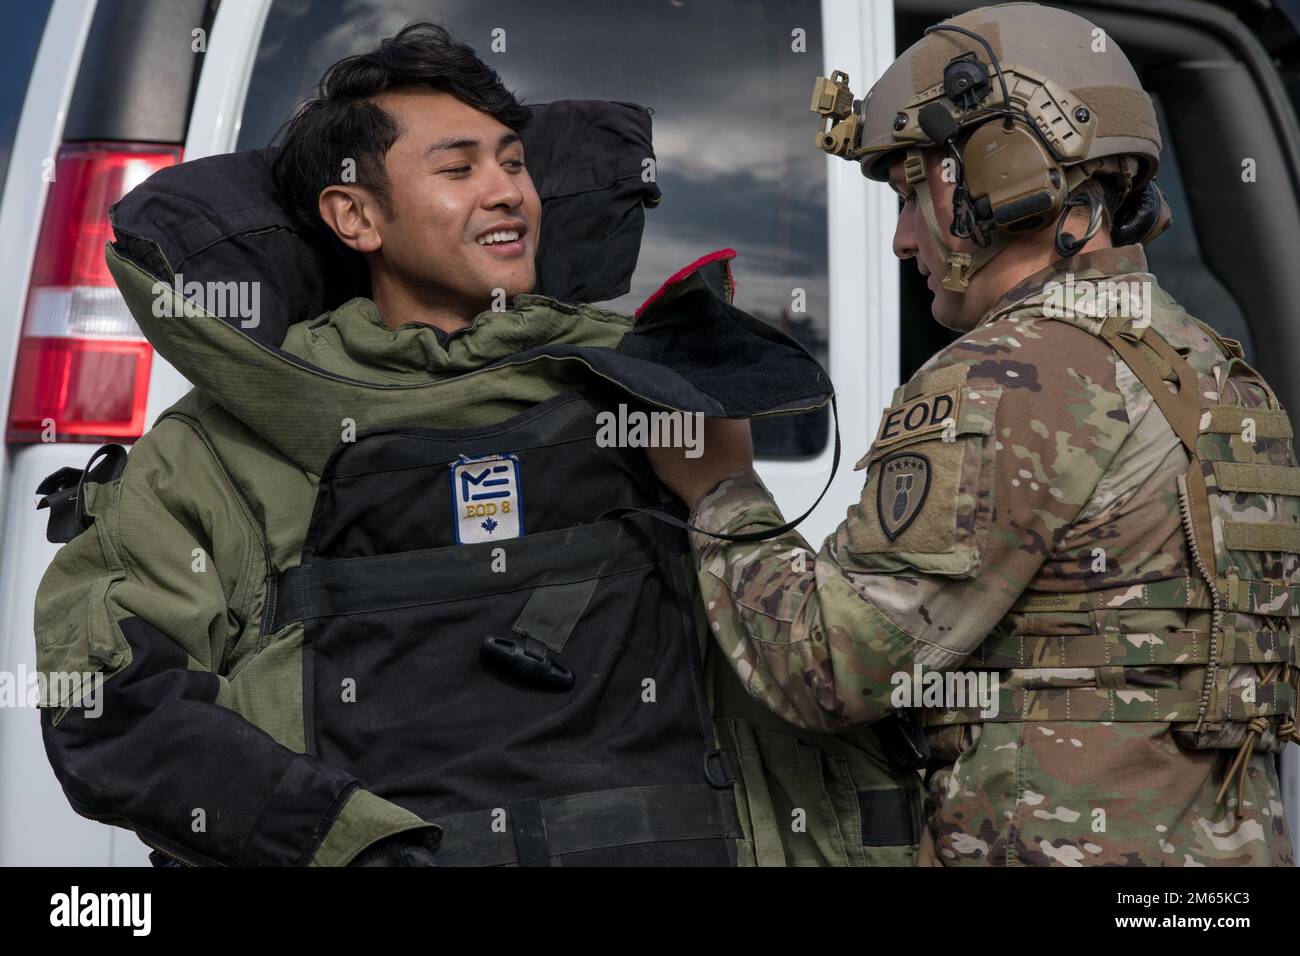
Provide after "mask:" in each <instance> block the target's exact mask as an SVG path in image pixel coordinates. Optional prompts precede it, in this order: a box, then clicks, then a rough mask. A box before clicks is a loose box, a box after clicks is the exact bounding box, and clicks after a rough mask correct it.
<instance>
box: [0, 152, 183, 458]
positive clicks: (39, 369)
mask: <svg viewBox="0 0 1300 956" xmlns="http://www.w3.org/2000/svg"><path fill="white" fill-rule="evenodd" d="M180 161H181V148H180V147H179V146H167V145H159V144H151V143H68V144H65V145H64V146H62V147H61V148H60V149H59V154H58V156H57V158H56V159H55V163H54V181H53V182H51V183H50V189H49V196H48V198H47V200H46V204H45V217H44V219H43V220H42V222H41V232H40V236H39V239H38V243H37V247H36V250H37V251H36V261H35V263H34V264H33V265H32V277H31V283H30V285H29V288H28V293H27V308H26V311H25V313H24V315H23V328H22V335H21V338H20V339H19V342H18V355H17V365H16V367H15V369H14V387H13V393H12V395H11V397H10V402H9V421H8V426H7V428H6V429H5V441H8V442H16V443H36V442H40V441H50V440H54V441H74V442H102V441H104V440H105V439H108V440H117V439H127V440H134V439H137V438H139V437H140V436H141V435H142V434H143V433H144V414H145V399H146V397H147V396H148V393H149V365H150V362H151V361H152V359H153V348H152V347H151V346H150V345H149V342H148V341H147V340H146V339H145V337H144V336H143V335H141V334H140V328H139V326H137V325H136V324H135V319H134V318H132V316H131V313H130V311H129V310H128V309H127V307H126V302H125V301H124V300H123V298H122V296H121V293H119V292H118V291H117V286H116V285H114V283H113V277H112V276H111V275H110V274H109V271H108V266H107V264H106V263H105V261H104V243H105V242H108V241H110V240H111V239H112V238H113V233H112V228H111V227H110V226H109V222H108V207H109V206H111V205H112V204H113V203H115V202H117V201H118V200H119V199H121V198H122V196H124V195H125V194H126V193H128V192H129V191H130V190H132V189H133V188H135V187H136V186H138V185H139V184H140V183H141V182H143V181H144V180H145V179H147V178H148V177H149V176H150V175H151V174H152V173H154V172H155V171H157V170H159V169H161V168H163V167H164V166H171V165H174V164H175V163H179V162H180Z"/></svg>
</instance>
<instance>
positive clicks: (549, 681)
mask: <svg viewBox="0 0 1300 956" xmlns="http://www.w3.org/2000/svg"><path fill="white" fill-rule="evenodd" d="M481 653H482V655H483V656H484V657H485V658H488V659H489V660H492V661H495V662H496V663H498V664H500V665H501V666H503V667H504V668H506V669H507V670H508V671H510V672H511V673H512V674H514V675H515V676H516V677H520V678H522V679H524V680H526V681H528V682H529V683H533V684H537V685H539V686H541V687H546V688H549V689H553V690H569V689H570V688H571V687H572V686H573V671H571V670H569V669H568V668H567V667H565V666H564V665H563V664H561V663H560V661H559V658H558V655H557V654H556V653H555V651H553V650H551V648H549V647H547V646H546V645H545V644H543V643H542V642H541V641H539V640H537V639H536V638H532V637H527V636H524V637H522V639H521V640H514V639H512V638H509V637H493V636H492V635H488V636H487V637H486V638H484V639H483V646H482V648H481Z"/></svg>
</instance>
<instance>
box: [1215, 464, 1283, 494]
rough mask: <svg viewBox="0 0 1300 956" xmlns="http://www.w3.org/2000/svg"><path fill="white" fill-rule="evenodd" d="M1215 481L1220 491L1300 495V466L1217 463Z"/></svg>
mask: <svg viewBox="0 0 1300 956" xmlns="http://www.w3.org/2000/svg"><path fill="white" fill-rule="evenodd" d="M1213 468H1214V484H1215V486H1216V487H1217V488H1218V489H1219V490H1220V491H1242V492H1247V493H1252V494H1261V495H1291V496H1293V497H1294V496H1298V495H1300V468H1296V467H1293V466H1291V465H1265V464H1251V463H1243V462H1235V461H1216V462H1213Z"/></svg>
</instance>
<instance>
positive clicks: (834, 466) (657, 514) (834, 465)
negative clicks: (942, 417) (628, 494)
mask: <svg viewBox="0 0 1300 956" xmlns="http://www.w3.org/2000/svg"><path fill="white" fill-rule="evenodd" d="M831 424H832V426H833V428H834V431H835V453H834V455H833V456H832V457H831V473H830V475H829V476H828V477H827V478H826V484H825V485H824V486H822V491H821V494H819V495H818V496H817V500H816V501H814V502H813V503H812V504H811V505H810V506H809V507H808V510H807V511H805V512H804V513H803V514H801V515H800V516H799V517H797V518H795V519H794V520H793V521H787V522H786V523H785V524H783V525H781V527H779V528H773V529H771V530H769V531H749V532H746V533H745V534H717V533H715V532H713V531H706V530H705V529H703V528H697V527H695V525H693V524H691V523H690V522H688V521H682V520H681V519H680V518H676V517H674V516H673V515H670V514H667V513H666V512H663V511H660V510H659V509H658V508H611V509H610V510H609V511H606V512H605V513H604V514H602V515H601V516H600V518H598V519H597V520H604V519H605V518H607V517H611V516H619V515H628V514H642V515H648V516H649V517H651V518H654V519H655V520H657V521H662V522H664V523H665V524H670V525H672V526H673V527H675V528H681V529H683V530H685V531H695V532H698V533H699V534H705V535H708V536H709V537H710V538H717V539H718V540H719V541H766V540H768V539H769V538H775V537H778V536H780V535H783V534H785V533H786V532H787V531H792V530H794V528H796V527H797V526H798V525H799V523H800V522H801V521H803V519H804V518H807V517H808V516H809V515H810V514H812V513H813V511H814V510H816V508H817V506H818V505H819V504H821V503H822V499H823V498H825V497H826V492H828V491H830V489H831V483H832V482H834V481H835V473H836V472H837V471H839V468H840V412H839V407H838V406H837V405H836V403H835V392H834V391H832V392H831Z"/></svg>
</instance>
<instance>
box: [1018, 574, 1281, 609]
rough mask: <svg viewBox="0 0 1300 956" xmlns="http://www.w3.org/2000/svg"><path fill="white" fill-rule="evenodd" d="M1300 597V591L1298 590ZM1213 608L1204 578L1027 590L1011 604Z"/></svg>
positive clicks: (1055, 607)
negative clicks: (1096, 588)
mask: <svg viewBox="0 0 1300 956" xmlns="http://www.w3.org/2000/svg"><path fill="white" fill-rule="evenodd" d="M1297 592H1298V594H1297V596H1300V588H1297ZM1209 607H1211V603H1210V595H1209V590H1208V589H1207V588H1206V586H1205V582H1204V581H1202V580H1201V579H1200V578H1168V579H1166V580H1163V581H1151V582H1148V583H1146V584H1126V585H1122V586H1120V587H1114V588H1106V589H1104V590H1099V591H1080V592H1070V591H1042V592H1035V591H1025V592H1024V593H1022V594H1021V595H1020V597H1019V598H1017V599H1016V602H1015V603H1014V604H1012V605H1011V612H1012V613H1022V614H1038V613H1044V612H1058V613H1069V612H1080V613H1086V612H1088V611H1126V610H1130V609H1140V608H1160V609H1168V608H1188V609H1195V608H1206V609H1208V608H1209Z"/></svg>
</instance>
